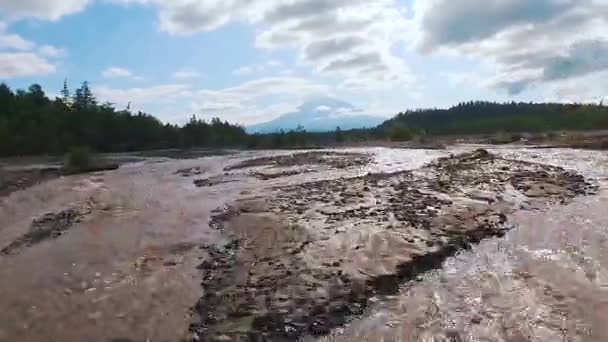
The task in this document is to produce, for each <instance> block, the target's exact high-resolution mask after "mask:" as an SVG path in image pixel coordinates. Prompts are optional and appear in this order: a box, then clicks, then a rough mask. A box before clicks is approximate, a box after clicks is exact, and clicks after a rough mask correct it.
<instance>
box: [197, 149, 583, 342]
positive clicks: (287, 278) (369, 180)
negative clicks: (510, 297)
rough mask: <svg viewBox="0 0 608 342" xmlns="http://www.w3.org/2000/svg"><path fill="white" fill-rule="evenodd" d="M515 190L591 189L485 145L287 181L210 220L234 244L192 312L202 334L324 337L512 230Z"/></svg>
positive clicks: (566, 192) (206, 268)
mask: <svg viewBox="0 0 608 342" xmlns="http://www.w3.org/2000/svg"><path fill="white" fill-rule="evenodd" d="M256 163H258V162H256ZM254 164H255V163H254ZM508 191H518V192H520V193H522V194H523V195H524V196H526V198H528V199H529V201H530V202H535V203H539V204H540V203H547V202H559V203H566V202H568V201H569V200H571V199H572V198H574V197H575V196H578V195H585V194H589V193H592V192H593V191H595V188H594V186H592V185H591V184H588V183H587V182H586V181H585V180H584V178H583V177H581V176H580V175H577V174H573V173H571V172H568V171H566V170H564V169H561V168H556V167H549V166H545V165H540V164H532V163H524V162H519V161H513V160H507V159H502V158H498V157H496V156H494V155H491V154H490V153H488V152H487V151H485V150H478V151H475V152H472V153H467V154H462V155H459V156H452V157H449V158H443V159H440V160H438V161H437V162H435V163H431V164H429V165H427V166H425V167H423V168H422V169H420V170H415V171H412V172H409V171H408V172H397V173H391V174H369V175H366V176H363V177H356V178H350V179H337V180H328V181H320V182H314V183H306V184H299V185H295V186H289V187H284V188H279V189H277V190H276V192H275V193H274V194H273V195H272V196H270V198H263V199H261V198H258V199H250V200H244V201H242V202H240V203H237V205H236V206H235V207H227V208H224V209H223V210H218V211H217V212H216V213H215V215H214V218H213V219H212V221H211V222H210V225H211V227H213V228H215V229H219V230H221V231H223V232H224V233H225V234H226V236H227V237H229V239H230V241H231V242H230V243H229V244H227V245H226V246H225V247H223V248H220V249H214V248H211V249H210V250H209V258H208V259H207V260H205V261H204V262H203V263H202V264H201V265H200V266H199V269H200V270H201V271H202V273H203V282H202V286H203V289H204V293H205V295H204V297H203V298H201V299H200V301H199V302H198V303H197V304H196V306H195V307H194V310H195V312H196V313H197V314H198V317H199V318H198V320H197V322H196V323H195V324H193V325H192V326H191V331H192V333H193V336H194V339H195V340H200V341H233V340H234V341H293V340H297V339H298V338H300V337H303V336H306V335H313V336H320V335H325V334H328V333H329V332H330V330H331V329H333V328H335V327H337V326H340V325H343V324H344V323H345V322H346V321H347V320H348V319H349V317H352V316H353V315H358V314H360V313H361V312H362V311H363V310H364V309H365V307H366V306H367V305H368V300H369V298H370V297H371V296H373V295H375V294H378V293H381V294H390V293H395V292H396V291H397V290H398V287H399V285H400V284H401V283H403V282H404V281H407V280H410V279H413V278H415V277H416V275H418V274H420V273H421V272H425V271H428V270H431V269H434V268H437V267H440V266H441V264H442V262H443V261H444V260H445V259H446V258H447V257H449V256H451V255H454V254H455V253H457V252H458V251H460V250H462V249H466V248H468V247H469V246H470V245H471V244H473V243H477V242H479V241H480V240H482V239H484V238H488V237H492V236H501V235H503V234H504V233H505V232H506V231H507V230H508V229H510V228H512V226H511V224H510V223H509V215H510V214H511V213H512V212H514V211H515V210H518V209H519V208H518V207H517V205H516V204H514V203H511V202H509V201H507V200H505V199H504V195H505V194H506V192H508ZM353 237H355V238H353Z"/></svg>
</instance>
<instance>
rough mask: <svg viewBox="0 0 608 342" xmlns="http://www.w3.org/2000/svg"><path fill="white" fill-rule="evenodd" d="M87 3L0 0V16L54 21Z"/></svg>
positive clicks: (74, 0)
mask: <svg viewBox="0 0 608 342" xmlns="http://www.w3.org/2000/svg"><path fill="white" fill-rule="evenodd" d="M89 3H90V1H89V0H21V1H15V0H0V16H1V17H3V18H4V19H9V20H18V19H24V18H35V19H42V20H53V21H54V20H58V19H60V18H61V17H63V16H65V15H69V14H73V13H77V12H80V11H82V10H83V9H85V7H86V6H87V5H88V4H89Z"/></svg>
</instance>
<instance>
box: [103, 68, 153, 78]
mask: <svg viewBox="0 0 608 342" xmlns="http://www.w3.org/2000/svg"><path fill="white" fill-rule="evenodd" d="M101 75H102V76H103V77H104V78H127V79H131V80H142V79H143V78H142V77H140V76H137V75H135V74H134V73H133V72H131V71H130V70H128V69H125V68H119V67H110V68H107V69H106V70H104V71H103V72H102V73H101Z"/></svg>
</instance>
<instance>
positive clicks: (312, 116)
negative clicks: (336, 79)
mask: <svg viewBox="0 0 608 342" xmlns="http://www.w3.org/2000/svg"><path fill="white" fill-rule="evenodd" d="M385 120H386V118H383V117H381V116H373V115H365V114H360V110H358V109H356V108H355V107H354V106H353V105H351V104H350V103H347V102H344V101H342V100H338V99H334V98H330V97H323V98H316V99H312V100H310V101H307V102H305V103H304V104H302V105H301V106H300V107H299V108H298V111H297V112H293V113H287V114H283V115H281V116H279V117H278V118H276V119H274V120H272V121H269V122H265V123H261V124H256V125H251V126H249V127H246V130H247V132H248V133H274V132H278V131H280V130H284V131H289V130H294V129H296V128H298V126H301V127H303V128H304V129H305V130H306V131H308V132H328V131H333V130H335V129H336V127H340V129H342V130H349V129H355V128H371V127H376V126H378V125H379V124H381V123H382V122H384V121H385Z"/></svg>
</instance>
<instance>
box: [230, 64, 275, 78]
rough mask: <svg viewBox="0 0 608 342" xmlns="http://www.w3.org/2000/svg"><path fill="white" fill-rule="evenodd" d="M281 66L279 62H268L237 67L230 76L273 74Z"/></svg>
mask: <svg viewBox="0 0 608 342" xmlns="http://www.w3.org/2000/svg"><path fill="white" fill-rule="evenodd" d="M282 65H283V63H281V62H280V61H277V60H270V61H268V62H266V63H263V64H252V65H245V66H242V67H239V68H237V69H234V70H233V71H232V74H233V75H235V76H248V75H253V74H259V73H263V72H273V71H276V70H277V68H279V67H281V66H282Z"/></svg>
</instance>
